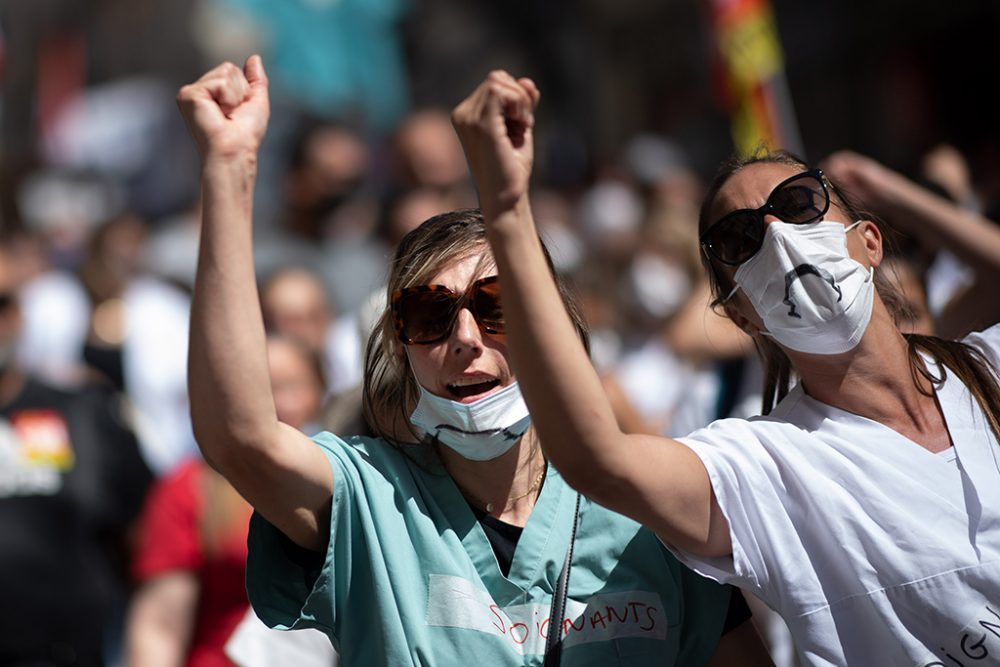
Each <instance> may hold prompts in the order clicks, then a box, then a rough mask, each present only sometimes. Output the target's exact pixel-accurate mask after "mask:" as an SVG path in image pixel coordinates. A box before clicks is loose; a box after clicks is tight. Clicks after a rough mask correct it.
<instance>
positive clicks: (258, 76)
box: [177, 55, 270, 161]
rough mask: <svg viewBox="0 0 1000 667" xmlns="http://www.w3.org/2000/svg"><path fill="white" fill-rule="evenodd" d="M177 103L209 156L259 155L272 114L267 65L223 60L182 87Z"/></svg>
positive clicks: (258, 61)
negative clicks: (265, 67) (225, 61)
mask: <svg viewBox="0 0 1000 667" xmlns="http://www.w3.org/2000/svg"><path fill="white" fill-rule="evenodd" d="M177 106H178V107H180V110H181V114H182V115H183V116H184V121H185V122H186V123H187V126H188V130H189V131H190V132H191V136H193V137H194V140H195V142H197V144H198V149H199V150H200V151H201V154H202V158H203V159H204V160H206V161H208V160H210V159H215V158H221V159H230V158H233V157H237V156H241V155H248V154H251V155H255V154H256V152H257V149H258V148H259V147H260V142H261V141H262V140H263V138H264V133H265V131H266V130H267V119H268V116H269V115H270V106H269V103H268V96H267V75H266V74H265V73H264V63H263V62H262V61H261V58H260V56H256V55H254V56H250V57H249V58H248V59H247V61H246V63H245V64H244V65H243V69H240V68H239V67H237V66H236V65H234V64H233V63H223V64H222V65H219V66H218V67H216V68H215V69H212V70H211V71H209V72H208V73H207V74H205V75H204V76H202V77H201V78H200V79H198V80H197V81H195V82H194V83H191V84H188V85H186V86H184V87H183V88H181V89H180V92H178V93H177Z"/></svg>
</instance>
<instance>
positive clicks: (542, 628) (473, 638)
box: [178, 57, 768, 666]
mask: <svg viewBox="0 0 1000 667" xmlns="http://www.w3.org/2000/svg"><path fill="white" fill-rule="evenodd" d="M178 101H179V104H180V107H181V110H182V113H183V114H184V116H185V119H186V121H187V123H188V126H189V129H190V130H191V133H192V135H193V136H194V138H195V140H196V141H197V143H198V145H199V148H200V150H201V153H202V158H203V168H202V185H203V189H202V198H203V227H202V240H201V256H200V260H199V266H198V278H197V283H196V286H195V294H194V302H193V307H192V334H191V346H190V363H189V366H190V395H191V406H192V407H191V411H192V417H193V422H194V426H195V431H196V435H197V438H198V442H199V445H200V446H201V448H202V451H203V453H204V455H205V458H206V460H208V462H209V463H210V464H211V465H212V466H213V467H215V468H216V469H217V470H219V471H220V472H221V473H222V474H223V475H225V476H226V478H227V479H229V481H230V482H231V483H232V484H233V485H234V486H235V487H236V488H237V489H238V490H239V491H240V493H241V494H242V495H243V496H244V497H245V498H246V499H247V500H248V501H250V503H251V504H252V505H253V506H254V508H255V510H256V514H255V518H254V520H253V522H252V525H251V535H250V558H249V561H248V590H249V594H250V598H251V602H252V603H253V606H254V609H255V610H256V612H257V614H258V615H259V616H260V617H261V618H262V619H263V620H264V621H265V622H267V623H268V624H269V625H272V626H275V627H280V628H301V627H313V628H318V629H320V630H322V631H324V632H325V633H326V634H327V635H328V636H329V637H330V640H331V642H332V643H333V644H334V646H335V647H336V649H337V650H338V651H339V653H340V655H341V659H342V660H343V661H344V663H345V664H359V665H379V664H391V665H402V664H414V665H417V664H419V665H457V664H461V665H466V664H471V663H479V664H482V665H541V664H543V662H544V660H545V653H546V640H547V638H548V637H550V636H553V633H554V636H553V639H559V640H560V642H559V649H558V650H559V651H561V663H562V664H567V665H569V664H572V665H611V664H628V665H684V666H688V665H702V664H709V661H710V660H712V661H713V662H712V663H711V664H741V665H753V664H768V659H767V658H766V655H765V654H764V653H763V650H762V648H761V646H760V643H759V640H758V639H757V637H756V635H755V633H754V632H753V629H752V627H751V626H750V623H749V622H747V616H746V615H743V616H737V621H736V623H731V624H735V625H737V627H735V628H734V629H730V630H731V631H729V632H727V633H725V636H724V638H723V640H722V641H721V642H720V637H721V636H723V634H724V629H725V628H724V626H725V623H726V618H727V612H728V610H730V608H731V601H732V599H733V592H732V589H730V588H726V587H721V586H719V585H717V584H715V583H713V582H710V581H708V580H705V579H702V578H700V577H698V576H697V575H694V574H693V573H692V572H690V571H689V570H687V569H686V568H684V567H683V566H681V565H680V564H679V563H678V562H677V561H676V560H675V559H674V557H673V556H672V555H670V554H669V553H668V552H667V551H666V550H665V549H664V548H663V546H662V545H661V544H660V542H659V541H658V540H657V539H656V537H655V536H654V535H653V534H652V533H650V532H649V531H647V530H646V529H644V528H641V527H640V526H639V525H638V524H637V523H635V522H633V521H632V520H630V519H627V518H625V517H623V516H621V515H618V514H615V513H613V512H610V511H608V510H606V509H604V508H603V507H601V506H599V505H597V504H594V503H591V502H590V501H588V500H585V499H584V500H582V501H578V496H577V495H576V494H575V493H574V492H573V491H571V490H570V489H569V487H567V486H566V484H565V483H564V482H563V480H562V478H561V477H560V475H559V473H558V471H557V470H555V469H554V468H552V467H551V466H549V465H548V464H547V462H546V460H545V458H544V457H543V455H542V450H541V446H540V444H539V441H538V438H537V435H536V433H535V431H534V429H533V428H532V427H531V426H530V416H529V415H528V412H527V408H526V407H525V406H524V402H523V401H522V400H521V397H520V393H519V390H518V387H517V382H516V378H515V377H514V374H513V372H512V371H511V367H510V364H509V360H508V356H507V348H506V337H505V335H504V319H503V312H502V310H501V308H500V303H499V288H498V287H499V286H498V284H497V282H496V279H495V275H496V267H495V266H494V263H493V259H492V257H491V255H490V253H489V249H488V244H487V239H486V230H485V226H484V224H483V220H482V216H481V215H480V214H479V212H478V211H459V212H454V213H448V214H444V215H441V216H437V217H435V218H432V219H430V220H428V221H427V222H425V223H424V224H423V225H422V226H421V227H420V228H418V229H417V230H415V231H414V232H412V233H411V234H410V235H409V236H407V237H406V238H405V239H404V240H403V241H402V243H401V244H400V246H399V249H398V251H397V253H396V256H395V258H394V259H393V262H392V266H391V273H390V276H389V286H388V292H387V298H388V307H387V309H386V311H385V313H384V314H383V316H382V318H381V320H380V321H379V324H378V326H377V327H376V330H375V332H374V333H373V335H372V339H371V341H370V343H369V346H368V352H367V355H366V377H365V407H366V413H367V416H368V418H369V421H370V423H371V425H372V427H373V429H374V430H375V431H376V434H377V437H373V438H361V437H355V438H347V439H341V438H339V437H337V436H335V435H332V434H329V433H324V434H321V435H319V436H317V437H315V438H313V439H309V438H307V437H306V436H305V435H303V434H302V433H300V432H299V431H297V430H295V429H293V428H291V427H289V426H287V425H284V424H282V423H280V422H279V421H278V419H277V417H276V416H275V411H274V406H273V400H272V396H271V393H270V389H269V384H268V382H267V365H266V356H265V354H264V350H265V348H264V327H263V323H262V320H261V315H260V308H259V306H258V300H257V293H256V288H255V276H254V271H253V262H252V225H251V217H252V215H251V213H252V211H251V208H252V207H251V202H252V194H253V183H254V175H255V170H256V154H257V149H258V147H259V144H260V141H261V139H262V138H263V136H264V132H265V128H266V124H267V116H268V98H267V81H266V76H265V74H264V70H263V66H262V64H261V61H260V59H259V58H257V57H252V58H250V59H249V60H248V61H247V63H246V65H245V67H244V68H243V69H242V70H241V69H240V68H238V67H236V66H234V65H231V64H226V65H222V66H220V67H217V68H216V69H214V70H212V71H211V72H209V73H207V74H206V75H205V76H204V77H202V78H201V79H199V80H198V81H197V82H195V83H193V84H191V85H189V86H185V87H184V88H182V89H181V91H180V94H179V95H178ZM570 311H571V312H574V313H575V310H574V309H572V307H570ZM574 321H575V323H576V328H577V333H578V335H580V336H581V337H584V338H585V332H584V328H583V324H582V322H581V321H580V319H579V317H574ZM574 535H575V539H573V537H574ZM571 542H572V543H573V544H574V545H575V548H574V549H573V551H572V557H571V558H570V559H569V567H568V569H567V572H568V575H569V579H568V584H567V587H566V596H565V605H564V609H560V610H557V612H556V613H557V614H558V615H557V616H556V617H555V618H552V607H553V606H552V600H553V594H554V591H555V590H556V582H557V580H558V579H559V578H560V572H561V571H562V570H563V562H564V561H565V560H566V559H567V553H568V548H569V546H570V544H571ZM756 660H759V661H760V663H757V662H755V661H756Z"/></svg>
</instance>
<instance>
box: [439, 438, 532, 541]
mask: <svg viewBox="0 0 1000 667" xmlns="http://www.w3.org/2000/svg"><path fill="white" fill-rule="evenodd" d="M440 450H441V458H442V459H443V460H444V464H445V468H447V470H448V473H449V474H450V475H451V477H452V479H453V480H454V481H455V485H456V486H458V488H459V490H460V491H461V492H462V495H464V496H465V498H466V499H467V500H468V501H469V502H470V503H471V504H473V505H474V506H476V507H478V508H479V509H481V510H483V511H485V512H487V513H488V514H490V515H492V516H494V517H496V518H498V519H502V520H503V521H506V522H507V523H511V524H514V525H518V526H524V525H525V524H526V523H527V522H528V517H529V516H530V515H531V510H532V509H533V508H534V506H535V501H536V500H537V499H538V495H539V493H541V488H542V484H543V482H544V476H545V465H546V464H545V457H544V456H542V450H541V447H539V445H538V439H537V437H536V436H535V430H534V428H529V429H528V432H527V433H525V434H524V436H523V437H522V438H521V439H520V440H519V441H518V442H517V444H516V445H514V446H513V447H511V448H510V450H509V451H508V452H507V453H505V454H503V455H502V456H500V457H498V458H495V459H493V460H492V461H472V460H470V459H466V458H463V457H461V456H459V455H458V454H457V453H455V452H454V451H453V450H451V449H450V448H449V447H447V446H441V447H440Z"/></svg>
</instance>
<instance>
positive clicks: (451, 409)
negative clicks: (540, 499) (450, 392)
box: [410, 382, 531, 461]
mask: <svg viewBox="0 0 1000 667" xmlns="http://www.w3.org/2000/svg"><path fill="white" fill-rule="evenodd" d="M410 422H411V423H412V424H413V425H414V426H416V427H417V428H418V429H420V430H421V431H423V432H424V433H426V434H427V435H428V436H429V437H431V438H433V439H435V440H437V441H439V442H441V443H443V444H445V445H447V446H448V447H450V448H451V449H453V450H455V451H456V452H457V453H458V454H460V455H461V456H462V457H464V458H467V459H470V460H473V461H491V460H493V459H495V458H497V457H499V456H501V455H503V454H505V453H506V452H507V451H508V450H509V449H510V448H511V447H513V446H514V443H516V442H517V441H518V440H519V439H520V438H521V436H522V435H524V433H525V432H526V431H527V430H528V427H529V426H530V425H531V415H530V414H528V406H527V405H525V403H524V399H523V398H522V397H521V390H520V389H519V388H518V386H517V383H516V382H515V383H513V384H511V385H509V386H507V387H504V388H503V389H501V390H500V391H498V392H496V393H494V394H490V395H489V396H486V397H484V398H481V399H479V400H478V401H473V402H472V403H459V402H457V401H452V400H449V399H447V398H443V397H441V396H436V395H434V394H432V393H431V392H429V391H427V390H426V389H424V388H423V387H420V400H419V401H418V402H417V407H416V408H415V409H414V410H413V414H412V415H410Z"/></svg>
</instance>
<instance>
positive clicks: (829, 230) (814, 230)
mask: <svg viewBox="0 0 1000 667" xmlns="http://www.w3.org/2000/svg"><path fill="white" fill-rule="evenodd" d="M859 224H860V221H859V222H856V223H854V224H853V225H850V226H848V227H845V226H844V225H843V224H841V223H839V222H834V221H825V220H821V221H818V222H814V223H809V224H805V225H791V224H788V223H784V222H777V221H776V222H772V223H771V224H769V225H768V226H767V231H766V232H765V234H764V243H763V245H762V246H761V249H760V250H759V251H758V252H757V254H756V255H754V256H753V257H751V258H750V259H748V260H747V261H746V262H744V263H743V264H742V265H741V266H740V268H739V269H738V270H737V271H736V274H735V276H734V277H735V280H736V287H734V288H733V293H735V291H736V289H737V288H739V289H742V290H743V292H744V294H746V296H747V298H748V299H749V300H750V302H751V303H752V304H753V307H754V309H755V310H756V311H757V314H758V315H760V317H761V319H762V320H763V321H764V326H765V327H766V328H767V331H762V332H761V333H762V334H764V335H767V336H772V337H773V338H774V339H775V340H777V341H778V342H779V343H781V344H782V345H784V346H785V347H787V348H789V349H792V350H797V351H799V352H807V353H811V354H841V353H843V352H847V351H849V350H852V349H854V348H855V347H856V346H857V345H858V343H860V342H861V337H862V336H863V335H864V333H865V330H866V329H867V328H868V323H869V321H870V320H871V315H872V305H873V303H874V295H875V283H874V269H870V268H868V267H865V266H863V265H862V264H860V263H858V262H857V261H855V260H854V259H852V258H851V256H850V255H849V254H848V252H847V232H849V231H850V230H851V229H854V228H855V227H857V226H858V225H859ZM730 296H732V293H730Z"/></svg>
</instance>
